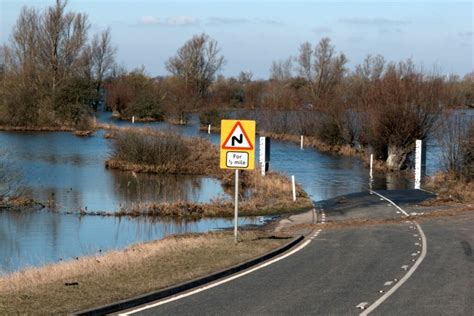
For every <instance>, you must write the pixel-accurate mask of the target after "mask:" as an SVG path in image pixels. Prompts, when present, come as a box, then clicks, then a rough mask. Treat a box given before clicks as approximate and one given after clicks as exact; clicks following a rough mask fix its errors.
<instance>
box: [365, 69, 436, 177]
mask: <svg viewBox="0 0 474 316" xmlns="http://www.w3.org/2000/svg"><path fill="white" fill-rule="evenodd" d="M424 78H425V76H424V74H423V72H421V71H417V70H416V69H415V66H414V64H413V62H412V61H410V60H408V61H405V62H400V63H399V64H389V65H388V66H387V70H386V71H385V73H384V75H383V76H382V78H381V79H380V80H378V81H375V82H373V83H372V84H371V85H370V86H369V90H368V95H367V98H366V106H367V108H366V111H367V112H366V118H365V123H364V125H365V126H364V129H365V130H366V135H365V136H366V139H367V141H368V143H369V144H370V145H371V146H372V147H373V148H374V150H375V152H376V155H377V156H378V158H379V159H384V160H386V165H387V167H388V168H389V169H392V170H400V169H403V168H406V167H407V162H408V161H407V157H408V156H409V155H411V154H412V153H413V152H414V147H415V140H416V139H425V138H426V137H427V135H428V133H429V132H430V131H431V129H432V127H433V126H434V124H435V122H436V121H437V119H438V117H439V113H440V111H441V109H442V106H443V105H444V104H443V86H442V81H440V80H425V79H424Z"/></svg>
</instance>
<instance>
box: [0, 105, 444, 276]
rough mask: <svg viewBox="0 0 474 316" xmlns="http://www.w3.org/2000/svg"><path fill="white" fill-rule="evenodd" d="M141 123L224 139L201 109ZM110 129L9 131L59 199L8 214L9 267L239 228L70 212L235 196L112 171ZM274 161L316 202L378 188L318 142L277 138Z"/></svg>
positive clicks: (4, 221)
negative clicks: (183, 119) (180, 121)
mask: <svg viewBox="0 0 474 316" xmlns="http://www.w3.org/2000/svg"><path fill="white" fill-rule="evenodd" d="M99 120H100V121H102V122H105V123H108V122H113V123H115V124H118V125H131V126H132V124H131V122H123V121H114V120H113V119H112V118H111V115H110V113H105V114H102V115H101V116H100V117H99ZM133 126H148V127H152V128H157V129H169V130H173V131H176V132H179V133H182V134H185V135H193V136H196V135H198V136H201V137H205V138H209V139H210V140H211V141H212V142H213V143H216V144H217V143H218V142H219V135H216V134H211V135H208V134H207V133H204V132H199V130H198V124H197V117H196V116H194V117H192V120H191V124H189V125H187V126H171V125H169V124H166V123H136V124H134V125H133ZM103 134H104V132H103V131H98V132H97V134H96V135H95V136H94V137H84V138H82V137H76V136H74V135H73V134H72V133H63V132H53V133H47V132H0V151H4V152H6V160H7V161H8V163H9V166H11V167H12V168H14V169H16V170H18V171H19V172H20V173H21V175H22V181H21V190H22V191H23V192H24V193H25V194H26V195H28V196H30V197H32V198H34V199H35V200H39V201H44V202H46V201H54V203H52V206H51V207H50V208H49V209H44V210H41V211H36V212H6V211H3V212H2V211H0V273H2V272H6V273H8V272H11V271H15V270H18V269H22V268H25V267H28V266H39V265H44V264H47V263H51V262H56V261H58V260H61V259H65V260H66V259H71V258H74V257H77V256H81V255H88V254H94V253H97V252H98V251H105V250H109V249H120V248H124V247H126V246H128V245H130V244H133V243H138V242H142V241H146V240H154V239H160V238H163V237H165V236H167V235H170V234H183V233H189V232H204V231H209V230H214V229H220V228H227V227H231V226H232V225H233V223H232V220H231V219H200V220H195V221H189V220H162V219H153V220H151V219H145V218H133V219H131V218H115V217H96V216H83V217H80V216H78V215H73V214H66V212H67V213H70V212H77V211H78V210H79V209H81V208H82V209H87V210H89V211H116V210H118V209H120V208H121V207H126V206H127V205H130V204H133V203H137V202H146V201H176V200H187V201H194V202H207V201H210V200H212V199H214V198H218V197H220V198H230V197H229V196H226V194H225V193H224V191H223V189H222V187H221V185H220V183H219V181H217V180H215V179H212V178H206V177H190V176H170V175H166V176H163V175H143V174H134V173H130V172H121V171H116V170H107V169H105V167H104V160H105V159H106V158H107V156H108V153H109V152H110V142H111V141H110V140H107V139H105V138H104V137H103ZM438 155H439V149H438V148H437V147H436V144H431V145H429V146H428V161H427V173H432V172H433V171H435V170H437V168H439V167H438V158H437V156H438ZM3 159H5V158H3ZM216 163H217V162H216ZM270 168H271V169H273V170H278V171H282V172H284V173H286V174H288V175H294V176H295V178H296V181H297V182H298V183H300V184H301V185H302V186H303V188H304V189H305V190H306V191H307V192H308V193H309V194H310V196H311V197H312V199H313V200H314V201H319V200H323V199H327V198H332V197H334V196H336V195H341V194H346V193H351V192H356V191H361V190H365V189H367V188H368V187H369V172H368V169H367V168H366V166H364V164H363V163H362V162H361V161H359V160H357V159H355V158H351V157H342V156H334V155H329V154H323V153H321V152H319V151H317V150H315V149H310V148H304V149H300V148H299V146H298V145H295V144H290V143H284V142H278V141H272V145H271V162H270ZM372 186H373V188H376V189H386V188H388V189H396V188H407V187H412V186H413V183H412V180H411V179H409V178H407V177H403V176H394V175H388V176H387V175H376V176H375V178H374V181H373V183H372ZM263 221H264V219H262V218H261V217H257V218H241V219H240V225H246V224H261V223H262V222H263Z"/></svg>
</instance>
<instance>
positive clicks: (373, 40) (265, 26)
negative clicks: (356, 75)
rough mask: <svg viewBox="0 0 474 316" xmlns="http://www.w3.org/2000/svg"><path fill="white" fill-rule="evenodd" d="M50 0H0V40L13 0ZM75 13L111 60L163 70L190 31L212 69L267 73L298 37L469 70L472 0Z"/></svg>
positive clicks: (105, 4)
mask: <svg viewBox="0 0 474 316" xmlns="http://www.w3.org/2000/svg"><path fill="white" fill-rule="evenodd" d="M53 3H54V0H50V1H46V0H35V1H32V0H30V1H26V0H15V1H13V0H0V43H2V44H3V43H6V42H7V41H8V40H9V38H10V33H11V29H12V27H13V25H14V24H15V21H16V18H17V17H18V14H19V12H20V10H21V8H22V7H23V6H32V7H36V8H39V9H44V8H46V7H47V6H48V5H51V4H53ZM68 8H69V10H72V11H76V12H85V13H87V14H88V16H89V22H90V23H91V33H94V32H100V31H101V30H104V29H106V28H107V27H110V29H111V31H112V39H113V43H114V45H115V46H116V47H117V48H118V52H117V61H118V62H119V63H120V64H123V65H124V66H126V68H127V69H133V68H137V67H141V66H142V65H143V66H144V67H145V69H146V71H147V73H148V74H150V75H152V76H157V75H167V74H168V73H167V71H166V68H165V62H166V61H167V60H168V59H169V57H171V56H173V55H174V54H175V53H176V50H177V49H178V48H179V47H180V46H182V45H183V44H184V43H185V42H186V41H187V40H188V39H190V38H191V37H192V36H193V35H194V34H199V33H202V32H204V33H207V34H208V35H209V36H210V37H212V38H213V39H215V40H217V42H218V43H219V47H220V48H221V52H222V54H223V55H224V57H225V60H226V62H225V65H224V67H223V69H222V71H221V73H222V74H223V75H225V76H237V75H238V74H239V73H240V72H241V71H251V72H252V73H253V74H254V78H260V79H265V78H268V76H269V73H270V71H269V69H270V67H271V64H272V61H275V60H281V59H285V58H287V57H289V56H297V54H298V48H299V46H300V45H301V43H303V42H305V41H308V42H310V43H312V44H313V45H314V44H316V43H317V42H318V41H319V40H320V39H321V38H323V37H329V38H331V41H332V44H333V45H334V46H335V48H336V51H340V52H343V53H344V54H345V55H346V56H347V58H348V59H349V63H348V67H349V68H350V69H354V67H355V66H356V65H357V64H360V63H361V62H362V61H363V59H364V57H365V56H366V55H367V54H372V55H376V54H381V55H383V56H384V57H385V59H386V60H388V61H400V60H405V59H407V58H412V59H413V60H414V61H415V62H416V64H417V65H418V66H419V67H422V68H423V69H424V70H426V71H431V70H434V71H437V72H439V73H442V74H451V73H454V74H458V75H460V76H463V75H465V74H466V73H469V72H472V71H474V57H473V38H474V32H473V30H474V24H473V23H474V20H473V16H474V12H473V2H472V1H466V2H455V1H416V0H411V1H409V0H405V1H397V2H388V1H354V0H353V1H344V2H341V1H305V2H298V1H288V0H286V1H270V0H260V1H249V0H244V1H236V0H233V1H229V0H221V1H203V0H200V1H199V0H195V1H192V0H187V1H182V0H175V1H169V0H168V1H160V0H137V1H132V0H130V1H125V0H95V1H93V0H70V1H69V4H68Z"/></svg>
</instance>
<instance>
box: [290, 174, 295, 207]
mask: <svg viewBox="0 0 474 316" xmlns="http://www.w3.org/2000/svg"><path fill="white" fill-rule="evenodd" d="M291 189H292V190H293V201H296V185H295V176H291Z"/></svg>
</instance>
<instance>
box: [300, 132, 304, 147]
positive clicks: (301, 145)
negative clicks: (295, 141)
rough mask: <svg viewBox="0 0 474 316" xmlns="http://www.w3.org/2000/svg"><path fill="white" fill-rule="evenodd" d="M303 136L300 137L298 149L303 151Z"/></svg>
mask: <svg viewBox="0 0 474 316" xmlns="http://www.w3.org/2000/svg"><path fill="white" fill-rule="evenodd" d="M303 142H304V136H303V135H301V140H300V148H301V149H303Z"/></svg>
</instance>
